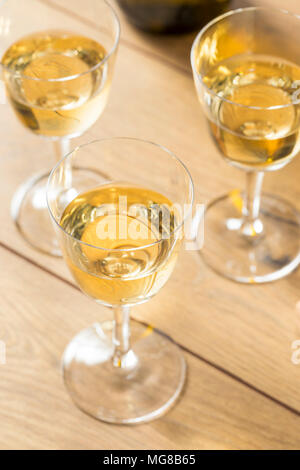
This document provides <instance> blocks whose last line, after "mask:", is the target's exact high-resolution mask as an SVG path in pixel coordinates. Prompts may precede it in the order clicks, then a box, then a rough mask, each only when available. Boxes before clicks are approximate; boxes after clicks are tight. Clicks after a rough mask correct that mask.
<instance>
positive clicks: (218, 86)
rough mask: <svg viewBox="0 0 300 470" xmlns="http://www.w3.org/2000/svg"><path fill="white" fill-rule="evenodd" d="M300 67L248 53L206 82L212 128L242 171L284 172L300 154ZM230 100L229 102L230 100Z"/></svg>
mask: <svg viewBox="0 0 300 470" xmlns="http://www.w3.org/2000/svg"><path fill="white" fill-rule="evenodd" d="M299 80H300V67H298V66H296V65H295V64H292V63H289V62H285V61H283V60H282V59H280V58H277V57H270V56H263V55H251V54H243V55H239V56H234V57H232V58H229V59H225V60H223V61H221V62H219V63H218V64H217V65H216V66H215V67H213V68H212V69H211V70H210V71H209V73H207V74H206V75H205V76H204V77H203V82H204V84H205V85H206V86H207V87H208V88H209V89H210V90H211V91H212V92H213V93H209V92H208V91H204V105H205V109H206V112H207V114H208V117H209V120H210V127H211V130H212V133H213V136H214V137H215V139H216V141H217V144H218V145H219V147H220V149H221V151H222V153H223V155H224V156H225V157H226V158H227V159H228V160H229V161H230V162H231V163H233V164H236V165H238V166H246V167H249V166H250V167H256V168H261V169H265V170H272V169H277V168H280V167H281V166H283V165H285V164H286V163H287V162H288V161H290V159H291V158H293V157H294V156H295V155H296V154H297V153H298V152H299V150H300V108H299V104H298V103H297V100H295V96H296V95H295V93H297V89H299V84H300V82H299V83H298V81H299ZM226 100H227V101H226Z"/></svg>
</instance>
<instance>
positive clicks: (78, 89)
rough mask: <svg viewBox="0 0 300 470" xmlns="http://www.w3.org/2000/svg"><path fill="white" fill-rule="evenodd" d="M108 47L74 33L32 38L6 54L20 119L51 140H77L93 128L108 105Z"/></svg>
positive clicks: (8, 77) (6, 69) (7, 80)
mask: <svg viewBox="0 0 300 470" xmlns="http://www.w3.org/2000/svg"><path fill="white" fill-rule="evenodd" d="M105 56H106V51H105V49H104V47H103V46H102V45H101V44H99V43H97V42H96V41H94V40H92V39H89V38H86V37H84V36H78V35H75V34H72V33H68V32H61V31H46V32H42V33H36V34H32V35H30V36H26V37H24V38H22V39H20V40H19V41H17V42H16V43H14V44H13V45H12V46H11V47H10V48H9V49H8V50H7V51H6V53H5V54H4V56H3V58H2V65H3V66H4V80H5V83H6V88H7V92H8V96H9V99H10V101H11V103H12V106H13V109H14V110H15V112H16V114H17V116H18V118H19V120H20V121H21V122H22V123H23V124H24V125H25V126H26V127H27V128H29V129H30V130H31V131H33V132H35V133H36V134H40V135H42V136H47V137H53V138H55V137H75V136H78V135H80V134H82V133H83V132H85V131H86V130H87V129H88V128H90V127H91V126H92V125H93V124H94V123H95V122H96V120H97V119H98V118H99V116H100V115H101V114H102V112H103V110H104V107H105V105H106V102H107V98H108V92H109V88H110V78H109V74H108V70H107V64H102V65H101V62H102V60H103V59H104V58H105ZM71 77H73V78H71Z"/></svg>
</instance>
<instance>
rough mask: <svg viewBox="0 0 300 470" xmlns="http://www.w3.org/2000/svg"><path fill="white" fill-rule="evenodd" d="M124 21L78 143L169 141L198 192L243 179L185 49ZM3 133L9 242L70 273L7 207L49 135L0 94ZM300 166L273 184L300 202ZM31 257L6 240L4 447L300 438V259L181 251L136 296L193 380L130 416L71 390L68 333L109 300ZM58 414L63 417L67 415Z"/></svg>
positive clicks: (37, 166)
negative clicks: (111, 65) (257, 265)
mask: <svg viewBox="0 0 300 470" xmlns="http://www.w3.org/2000/svg"><path fill="white" fill-rule="evenodd" d="M55 1H56V3H58V2H59V0H55ZM74 1H75V0H74ZM76 1H77V0H76ZM267 2H269V5H270V0H265V3H267ZM275 2H276V3H278V4H280V3H281V6H283V5H282V2H279V0H274V3H275ZM272 4H273V0H272ZM284 7H285V8H290V9H291V10H292V9H294V10H295V11H296V9H297V8H298V11H299V12H300V5H299V3H298V1H294V0H289V1H286V2H284ZM53 14H56V13H55V9H53ZM70 21H71V20H70ZM122 25H123V35H124V40H123V42H122V43H121V47H120V51H119V56H118V60H117V67H116V72H115V77H114V83H113V89H112V94H111V99H110V102H109V105H108V108H107V110H106V111H105V113H104V115H103V117H102V118H101V119H100V120H99V122H98V123H97V124H96V125H95V126H94V127H93V128H92V129H91V130H90V131H89V132H88V133H87V134H85V135H84V136H83V137H82V138H80V139H77V140H76V141H75V142H74V145H77V144H78V143H83V142H87V141H89V140H91V139H94V138H101V137H104V136H114V135H129V136H135V137H140V138H146V139H150V140H154V141H157V142H159V143H162V144H164V145H166V146H167V147H169V148H170V149H172V150H173V151H174V152H175V153H176V154H177V155H178V156H179V157H180V158H182V159H183V160H184V162H185V163H186V164H187V166H188V167H189V169H190V170H191V172H192V175H193V178H194V182H195V185H196V198H197V202H207V201H208V200H210V199H212V198H214V197H216V196H218V195H220V194H222V193H224V192H226V191H228V190H229V189H232V188H234V187H240V185H241V184H242V182H241V174H240V172H239V171H237V170H235V169H233V168H231V167H230V166H229V165H227V164H226V163H225V162H224V161H223V160H222V159H221V158H220V155H218V152H217V150H216V148H215V147H214V145H213V143H212V141H211V138H210V136H209V133H208V130H207V128H206V123H205V119H204V117H203V115H202V112H201V110H200V106H199V104H198V101H197V98H196V94H195V91H194V85H193V81H192V77H191V74H190V72H188V73H187V72H186V71H185V72H184V73H183V69H184V68H185V70H188V65H187V64H183V62H182V60H181V58H179V57H176V60H175V58H174V57H172V60H171V62H172V63H171V64H170V63H169V61H166V60H162V58H164V57H166V56H169V54H168V50H167V49H165V48H164V39H161V41H162V42H161V43H160V40H159V39H158V38H157V39H155V41H157V43H156V45H155V47H154V46H153V44H152V43H151V42H148V39H147V35H142V34H141V33H138V32H136V31H134V30H133V29H131V28H130V27H129V26H126V24H125V23H124V21H122ZM188 36H189V35H188ZM188 36H186V37H181V38H170V37H169V38H167V39H166V41H169V42H170V45H169V46H168V47H169V48H171V49H174V50H176V48H177V45H178V44H179V43H180V41H182V43H181V46H180V50H182V51H185V50H186V49H187V43H186V42H185V41H189V40H190V38H189V37H188ZM160 44H161V45H160ZM153 47H154V49H153ZM181 48H182V49H181ZM157 50H158V51H159V52H157ZM157 54H158V55H159V57H158V56H157ZM180 54H182V55H185V52H181V53H180ZM0 142H1V143H0V147H1V158H0V179H1V185H0V199H1V202H2V205H1V206H2V207H1V211H0V244H3V245H4V246H6V247H7V248H8V249H10V250H13V251H15V252H17V253H19V254H20V255H21V256H23V257H25V258H27V259H28V261H30V262H33V263H37V264H39V265H40V266H41V267H42V268H43V269H45V270H48V271H49V272H50V273H51V272H52V273H54V274H55V275H59V276H61V277H62V278H63V279H67V280H69V281H71V278H70V275H69V273H68V271H67V269H66V267H65V265H64V263H63V261H62V260H56V259H53V258H51V257H47V256H43V255H41V254H40V253H38V252H35V251H34V250H32V249H31V248H30V247H28V246H27V245H26V243H25V242H24V241H23V240H22V239H21V237H20V236H19V234H18V233H17V231H16V229H15V227H14V225H13V223H12V221H11V218H10V213H9V205H10V200H11V198H12V196H13V194H14V191H15V189H16V187H17V186H18V185H19V184H21V183H22V182H23V181H24V180H25V179H26V178H27V177H29V176H31V175H32V174H33V173H35V172H37V171H39V170H41V169H44V168H49V167H50V166H51V164H52V163H51V161H52V158H53V157H52V146H51V143H49V142H45V141H42V140H40V139H38V138H37V137H35V136H34V135H31V134H30V133H29V132H26V130H24V129H23V128H22V127H21V126H20V125H19V124H18V123H17V122H16V120H15V118H14V116H13V114H12V111H11V110H10V108H9V106H8V105H5V106H1V107H0ZM124 165H126V159H124ZM299 173H300V159H299V158H296V159H295V160H294V161H293V162H292V163H291V164H290V165H289V166H287V167H286V168H285V169H283V170H281V171H279V172H275V173H273V174H270V175H268V176H267V178H266V184H265V189H266V191H268V192H273V193H275V194H280V195H283V196H284V197H285V198H286V199H288V200H290V201H292V202H293V203H294V204H295V206H296V207H298V209H300V188H299V176H298V175H299ZM28 261H27V262H25V261H22V260H18V258H17V257H16V256H14V255H13V254H9V253H8V250H6V251H4V250H0V267H1V270H0V273H1V282H0V285H1V300H0V302H1V309H0V312H1V313H0V314H1V316H2V318H3V319H4V320H3V322H2V321H0V339H3V338H6V340H9V355H10V356H11V361H10V362H8V365H7V366H5V368H3V369H2V368H0V373H1V376H2V372H3V374H4V377H5V380H4V382H5V384H6V385H5V386H4V387H0V403H1V404H2V405H3V406H1V412H2V413H3V419H4V421H3V419H1V423H2V421H3V422H5V423H6V424H5V426H4V427H3V429H2V428H1V430H0V447H1V446H2V448H14V446H16V447H18V446H20V447H23V448H34V447H38V448H43V447H47V448H55V447H56V446H60V447H61V448H85V447H86V446H89V448H111V447H110V446H111V445H113V446H114V448H118V447H122V448H130V447H132V448H134V447H138V448H149V447H151V448H193V447H197V448H210V447H214V448H251V447H255V448H284V447H290V448H296V447H297V446H298V447H299V445H300V442H299V435H300V432H299V431H300V418H299V414H297V412H298V413H299V412H300V394H299V390H300V366H296V365H294V364H292V362H291V354H292V350H291V345H292V342H293V341H294V340H296V339H299V338H300V329H299V326H298V325H299V321H298V317H299V312H298V310H297V305H298V301H299V299H300V271H299V270H298V271H296V272H295V273H294V274H293V275H292V276H290V277H288V278H287V279H285V280H282V281H279V282H276V283H274V284H269V285H264V286H241V285H238V284H234V283H232V282H230V281H226V280H224V279H222V278H220V277H218V276H216V275H215V274H214V273H212V272H211V271H210V270H208V268H206V267H205V266H204V265H203V263H202V261H201V259H200V257H199V255H198V254H197V253H194V252H183V253H182V256H181V259H180V261H179V263H178V266H177V268H176V271H175V273H174V275H173V277H172V279H171V280H170V282H169V283H168V284H167V286H166V287H165V288H164V289H163V290H162V292H161V293H160V294H159V295H158V296H157V297H156V298H155V299H153V300H152V301H151V302H149V303H148V304H146V305H144V306H140V307H137V308H136V309H134V311H133V316H134V317H135V318H139V319H140V320H142V321H147V322H149V323H151V324H154V325H155V326H156V327H158V328H160V329H163V330H164V331H166V332H167V333H168V334H170V335H171V336H173V337H174V338H175V339H176V341H177V342H178V343H180V344H182V345H183V346H184V347H185V348H187V349H189V350H191V351H192V352H193V353H195V354H196V355H197V356H198V358H197V357H192V356H191V357H190V356H188V361H189V363H190V374H189V385H188V387H187V390H186V394H185V396H184V398H183V399H182V402H181V403H180V404H179V406H178V407H177V408H175V409H174V410H173V411H172V412H171V413H170V414H169V415H167V416H166V417H165V418H163V419H161V420H159V421H157V422H156V423H153V424H151V425H148V426H142V427H141V428H136V429H135V428H132V429H131V428H122V429H121V428H119V427H115V426H113V427H110V426H105V425H102V424H101V423H97V422H95V421H93V420H91V419H89V418H87V417H85V416H84V415H83V414H81V413H80V412H79V411H77V410H76V409H75V407H74V406H73V405H72V404H71V403H69V399H68V397H67V395H66V393H65V391H64V389H63V387H62V384H61V380H60V378H59V372H58V363H59V357H60V355H61V352H62V350H63V348H64V345H65V344H66V342H67V341H68V339H70V338H71V337H72V335H74V334H75V333H76V332H77V331H78V330H79V329H81V328H83V327H84V326H86V325H88V324H89V323H91V322H93V321H95V320H96V319H97V318H98V317H99V316H101V317H102V316H105V315H108V313H107V312H106V310H105V309H102V308H101V307H99V306H97V305H95V304H94V303H93V302H91V301H88V300H87V299H85V298H84V296H83V295H82V294H79V293H77V292H76V291H75V290H74V289H72V288H70V287H68V286H67V285H66V284H64V283H63V282H61V281H59V280H55V279H54V278H53V276H50V275H49V274H47V273H43V272H42V271H41V270H40V269H37V268H35V267H33V266H32V265H31V264H30V263H29V262H28ZM71 282H73V281H71ZM54 292H55V295H53V293H54ZM56 292H57V293H58V292H59V293H58V295H57V296H56ZM174 293H176V295H174ZM82 311H84V312H86V313H85V314H84V315H82ZM23 331H24V335H23V334H22V333H23ZM25 332H26V334H25ZM199 358H202V359H203V360H202V359H199ZM23 361H24V362H23ZM205 361H207V363H205ZM0 367H1V366H0ZM222 370H225V371H226V372H227V374H228V375H227V376H226V373H223V372H222ZM5 374H6V375H5ZM230 375H232V376H233V377H234V378H232V377H230ZM238 381H240V383H239V382H238ZM241 382H245V383H246V384H248V386H246V385H244V384H242V383H241ZM33 384H35V386H34V387H33ZM264 394H265V395H267V396H268V397H269V398H267V397H266V396H263V395H264ZM274 400H275V401H274ZM276 400H277V401H278V402H280V403H281V405H280V404H278V403H276ZM285 406H286V407H291V408H293V409H294V410H295V413H290V412H289V411H288V410H287V409H285V408H284V407H285ZM49 410H50V411H51V412H49ZM68 418H69V421H68ZM60 422H61V423H63V425H62V426H57V423H60ZM28 423H29V424H28ZM180 423H181V424H180ZM78 428H80V429H84V432H82V433H81V434H80V435H78V434H77V433H76V431H74V429H78ZM124 429H125V431H124ZM140 429H141V430H142V431H140ZM175 429H180V433H179V436H177V434H176V436H174V432H175V431H174V430H175ZM25 431H26V433H25ZM215 436H216V437H215ZM2 437H3V439H2ZM112 443H113V444H112Z"/></svg>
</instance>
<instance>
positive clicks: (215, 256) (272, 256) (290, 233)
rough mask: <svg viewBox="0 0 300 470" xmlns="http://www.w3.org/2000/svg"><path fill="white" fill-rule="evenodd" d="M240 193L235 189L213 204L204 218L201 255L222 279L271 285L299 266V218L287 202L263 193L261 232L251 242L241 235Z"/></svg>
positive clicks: (241, 200) (241, 196) (241, 199)
mask: <svg viewBox="0 0 300 470" xmlns="http://www.w3.org/2000/svg"><path fill="white" fill-rule="evenodd" d="M242 207H243V194H242V193H240V191H237V190H234V191H232V192H231V193H229V194H228V195H225V196H222V197H220V198H218V199H216V200H214V201H212V202H211V203H210V204H209V205H208V207H207V210H206V215H205V239H204V248H203V250H202V251H201V256H202V257H203V259H204V261H205V262H206V264H207V265H208V266H210V267H211V268H212V269H214V270H215V271H216V272H217V273H219V274H221V275H222V276H224V277H227V278H229V279H232V280H234V281H237V282H242V283H249V284H255V283H263V282H270V281H275V280H277V279H280V278H282V277H284V276H287V275H288V274H289V273H291V271H293V270H294V269H295V268H296V267H297V266H298V265H299V263H300V216H299V213H298V212H297V211H296V210H295V209H294V208H293V206H291V205H290V204H289V203H288V202H286V201H284V200H283V199H281V198H279V197H276V196H272V195H267V194H264V195H263V196H262V199H261V211H260V217H259V218H260V221H261V223H262V224H263V227H264V233H263V235H262V237H261V238H260V239H259V240H256V241H255V242H254V243H253V242H249V241H248V240H247V239H246V238H245V237H243V236H242V235H241V230H240V229H241V225H242V218H241V215H242Z"/></svg>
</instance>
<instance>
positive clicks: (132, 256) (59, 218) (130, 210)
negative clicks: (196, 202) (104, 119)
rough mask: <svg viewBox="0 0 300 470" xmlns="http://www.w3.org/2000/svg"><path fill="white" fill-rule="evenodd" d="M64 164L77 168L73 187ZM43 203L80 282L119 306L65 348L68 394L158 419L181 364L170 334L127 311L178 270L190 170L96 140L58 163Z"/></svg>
mask: <svg viewBox="0 0 300 470" xmlns="http://www.w3.org/2000/svg"><path fill="white" fill-rule="evenodd" d="M66 164H67V165H68V166H69V167H71V168H72V174H73V178H72V185H70V186H69V187H68V188H66V186H65V183H64V167H65V165H66ZM47 199H48V207H49V211H50V214H51V217H52V219H53V221H54V225H55V227H56V229H57V232H58V239H59V241H60V245H61V249H62V252H63V256H64V259H65V261H66V263H67V265H68V267H69V269H70V271H71V273H72V275H73V277H74V279H75V280H76V282H77V284H78V285H79V287H80V288H81V290H82V291H83V292H84V293H85V294H87V295H88V296H89V297H91V298H92V299H94V300H95V301H96V302H98V303H99V304H100V305H104V306H107V307H110V308H112V309H113V312H114V320H113V321H102V322H99V323H96V324H94V325H93V326H92V327H90V328H87V329H86V330H84V331H81V332H80V333H79V334H78V335H77V336H76V337H75V338H74V339H73V340H72V341H71V343H70V344H69V345H68V346H67V348H66V350H65V353H64V356H63V374H64V380H65V384H66V387H67V389H68V392H69V393H70V395H71V397H72V399H73V400H74V402H75V403H76V404H77V406H78V407H79V408H81V409H82V410H84V411H85V412H86V413H88V414H90V415H92V416H94V417H96V418H98V419H100V420H103V421H107V422H111V423H128V424H129V423H140V422H145V421H149V420H152V419H154V418H157V417H159V416H160V415H162V414H163V413H165V412H166V411H167V410H168V409H169V408H170V407H171V406H172V405H173V404H174V402H175V401H176V399H177V398H178V396H179V394H180V392H181V390H182V388H183V385H184V381H185V374H186V365H185V361H184V358H183V356H182V353H181V351H180V349H179V348H178V346H177V345H176V344H175V343H174V342H173V341H172V340H171V339H170V338H169V337H167V336H166V335H165V334H164V333H162V332H160V331H158V330H156V329H155V328H152V327H150V326H145V324H143V323H141V322H136V321H131V322H130V319H129V312H130V308H131V307H132V306H135V305H138V304H141V303H144V302H146V301H148V300H150V299H151V298H152V297H153V296H154V295H156V294H157V293H158V291H159V290H160V289H161V288H162V287H163V286H164V285H165V283H166V282H167V280H168V279H169V277H170V275H171V273H172V271H173V269H174V266H175V264H176V260H177V256H178V252H179V249H180V246H181V244H182V239H183V235H184V226H186V225H185V222H186V221H187V220H188V218H189V216H190V214H191V210H192V203H193V182H192V179H191V176H190V174H189V172H188V170H187V169H186V167H185V166H184V165H183V163H181V161H180V160H179V159H178V158H176V156H175V155H173V154H172V153H171V152H170V151H168V150H167V149H165V148H164V147H161V146H159V145H156V144H153V143H150V142H145V141H142V140H137V139H130V138H114V139H106V140H98V141H94V142H91V143H89V144H87V145H83V146H81V147H78V148H77V149H75V150H74V151H73V152H72V153H70V154H69V155H67V156H66V157H65V158H64V159H62V160H61V161H60V162H59V163H58V164H57V165H56V167H55V168H54V169H53V171H52V173H51V175H50V178H49V183H48V190H47ZM170 318H171V317H170Z"/></svg>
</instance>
